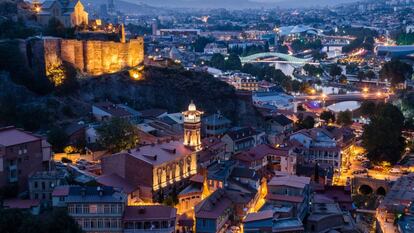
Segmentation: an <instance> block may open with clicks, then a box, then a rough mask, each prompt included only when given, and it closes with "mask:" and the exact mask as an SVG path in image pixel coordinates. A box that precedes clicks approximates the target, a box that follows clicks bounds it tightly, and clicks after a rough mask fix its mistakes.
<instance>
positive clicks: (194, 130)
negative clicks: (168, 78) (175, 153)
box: [183, 101, 204, 151]
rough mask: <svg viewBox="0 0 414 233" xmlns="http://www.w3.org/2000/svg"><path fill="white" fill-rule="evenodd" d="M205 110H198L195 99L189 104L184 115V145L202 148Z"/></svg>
mask: <svg viewBox="0 0 414 233" xmlns="http://www.w3.org/2000/svg"><path fill="white" fill-rule="evenodd" d="M203 113H204V112H202V111H199V110H197V108H196V106H195V104H194V103H193V101H191V103H190V105H188V110H187V111H185V112H183V116H184V145H185V146H188V147H191V148H192V149H193V150H196V151H198V150H201V115H202V114H203Z"/></svg>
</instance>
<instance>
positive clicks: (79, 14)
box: [33, 0, 88, 28]
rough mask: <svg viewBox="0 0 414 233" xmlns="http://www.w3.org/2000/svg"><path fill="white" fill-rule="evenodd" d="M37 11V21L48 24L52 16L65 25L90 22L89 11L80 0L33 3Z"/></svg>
mask: <svg viewBox="0 0 414 233" xmlns="http://www.w3.org/2000/svg"><path fill="white" fill-rule="evenodd" d="M33 5H35V11H36V13H37V21H38V22H39V23H40V24H41V25H45V26H46V25H48V23H49V20H50V19H52V18H56V19H58V20H59V21H60V22H61V23H62V24H63V25H64V26H65V27H68V28H69V27H75V26H79V25H81V24H88V13H87V12H86V11H85V8H84V6H83V4H82V3H81V1H80V0H54V1H44V2H43V3H33Z"/></svg>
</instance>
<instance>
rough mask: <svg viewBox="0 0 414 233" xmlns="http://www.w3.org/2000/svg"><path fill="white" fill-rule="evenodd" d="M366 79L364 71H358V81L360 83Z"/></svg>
mask: <svg viewBox="0 0 414 233" xmlns="http://www.w3.org/2000/svg"><path fill="white" fill-rule="evenodd" d="M364 77H365V74H364V72H363V71H358V74H357V79H358V80H359V81H360V82H362V80H364Z"/></svg>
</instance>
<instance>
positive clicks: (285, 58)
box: [240, 52, 319, 66]
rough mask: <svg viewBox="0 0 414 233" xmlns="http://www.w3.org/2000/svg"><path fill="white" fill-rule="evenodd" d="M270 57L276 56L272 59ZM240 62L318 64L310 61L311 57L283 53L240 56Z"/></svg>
mask: <svg viewBox="0 0 414 233" xmlns="http://www.w3.org/2000/svg"><path fill="white" fill-rule="evenodd" d="M272 58H276V59H277V60H274V59H272ZM240 61H241V63H242V64H246V63H285V64H293V65H300V66H303V65H305V64H312V65H319V63H318V62H312V60H311V59H304V58H298V57H295V56H292V55H289V54H285V53H275V52H267V53H256V54H253V55H250V56H247V57H240Z"/></svg>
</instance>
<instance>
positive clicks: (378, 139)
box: [362, 103, 405, 164]
mask: <svg viewBox="0 0 414 233" xmlns="http://www.w3.org/2000/svg"><path fill="white" fill-rule="evenodd" d="M403 127H404V116H403V115H402V113H401V112H400V110H399V109H398V108H397V107H395V106H394V105H392V104H389V103H387V104H380V105H378V106H376V111H375V114H374V115H373V116H372V117H371V122H370V123H369V124H368V125H365V126H364V132H363V134H362V145H363V147H364V148H365V149H366V150H367V152H368V154H367V156H368V158H369V159H370V160H371V162H373V163H375V164H379V163H381V162H383V161H386V162H390V163H391V164H395V163H397V162H398V161H399V160H400V158H401V155H402V152H403V151H404V147H405V140H404V137H403V136H402V130H403Z"/></svg>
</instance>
